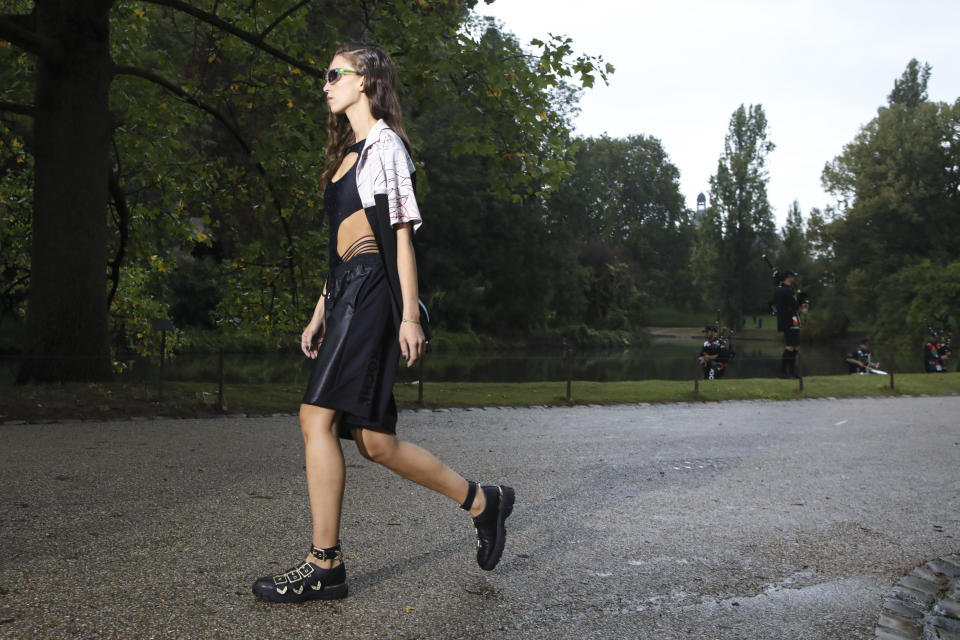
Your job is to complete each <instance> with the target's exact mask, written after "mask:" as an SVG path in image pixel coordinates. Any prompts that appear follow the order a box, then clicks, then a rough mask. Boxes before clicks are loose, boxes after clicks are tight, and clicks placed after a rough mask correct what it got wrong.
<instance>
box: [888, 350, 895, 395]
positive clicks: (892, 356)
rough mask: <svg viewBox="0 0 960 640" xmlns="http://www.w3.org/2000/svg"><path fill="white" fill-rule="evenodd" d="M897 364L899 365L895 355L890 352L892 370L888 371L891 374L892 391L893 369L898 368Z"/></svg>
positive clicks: (891, 389)
mask: <svg viewBox="0 0 960 640" xmlns="http://www.w3.org/2000/svg"><path fill="white" fill-rule="evenodd" d="M896 366H897V361H896V359H895V357H894V354H892V353H891V354H890V371H888V373H889V374H890V391H893V370H894V369H895V368H896Z"/></svg>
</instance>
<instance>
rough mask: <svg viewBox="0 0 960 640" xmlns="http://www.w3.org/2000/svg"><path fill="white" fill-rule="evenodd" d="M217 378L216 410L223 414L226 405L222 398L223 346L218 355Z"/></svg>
mask: <svg viewBox="0 0 960 640" xmlns="http://www.w3.org/2000/svg"><path fill="white" fill-rule="evenodd" d="M217 370H218V371H217V378H218V380H219V388H218V389H217V408H218V409H219V410H220V411H221V412H224V411H226V410H227V403H226V402H225V401H224V398H223V345H220V354H219V357H218V362H217Z"/></svg>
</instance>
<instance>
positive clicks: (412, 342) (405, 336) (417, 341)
mask: <svg viewBox="0 0 960 640" xmlns="http://www.w3.org/2000/svg"><path fill="white" fill-rule="evenodd" d="M398 339H399V340H400V354H401V355H402V356H403V359H404V360H406V361H407V368H410V367H412V366H413V363H414V362H416V361H417V360H419V359H420V358H421V357H423V350H424V347H426V344H427V340H426V338H424V336H423V327H421V326H420V323H419V322H412V321H410V320H403V321H401V322H400V336H399V338H398Z"/></svg>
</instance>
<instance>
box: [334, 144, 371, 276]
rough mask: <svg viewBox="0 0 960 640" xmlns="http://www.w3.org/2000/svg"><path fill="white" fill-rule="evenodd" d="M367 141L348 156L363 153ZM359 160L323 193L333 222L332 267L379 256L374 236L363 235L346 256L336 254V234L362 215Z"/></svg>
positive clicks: (349, 148) (344, 254) (352, 148)
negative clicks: (366, 255)
mask: <svg viewBox="0 0 960 640" xmlns="http://www.w3.org/2000/svg"><path fill="white" fill-rule="evenodd" d="M363 143H364V141H363V140H361V141H360V142H357V143H355V144H353V145H351V146H350V147H348V148H347V152H346V154H344V155H345V156H346V155H347V154H350V153H357V154H359V153H360V152H361V151H362V150H363ZM359 162H360V158H359V157H358V158H357V161H356V162H354V163H353V166H352V167H350V168H349V169H348V170H347V172H346V173H345V174H343V176H341V178H340V179H339V180H337V181H335V182H331V183H330V184H328V185H327V188H326V190H325V191H324V192H323V206H324V209H326V210H327V216H328V217H329V219H330V266H331V267H332V266H336V265H337V264H340V263H341V262H346V261H347V260H350V259H352V258H355V257H357V256H358V255H360V254H362V253H378V252H379V249H378V248H377V240H376V238H375V237H374V236H373V235H364V236H360V237H359V238H357V239H356V240H355V241H354V242H353V244H351V245H350V246H349V247H348V248H347V250H346V251H344V252H343V255H342V256H341V255H339V254H338V253H337V234H338V231H339V230H340V224H341V223H342V222H343V221H344V220H346V219H347V218H349V217H350V216H351V215H352V214H354V213H356V212H357V211H363V203H362V202H361V201H360V192H359V191H358V190H357V164H359Z"/></svg>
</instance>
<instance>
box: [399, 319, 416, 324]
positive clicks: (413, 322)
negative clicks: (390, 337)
mask: <svg viewBox="0 0 960 640" xmlns="http://www.w3.org/2000/svg"><path fill="white" fill-rule="evenodd" d="M404 322H410V323H412V324H420V321H419V320H407V319H406V318H404V319H403V320H401V321H400V323H401V324H403V323H404Z"/></svg>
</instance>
